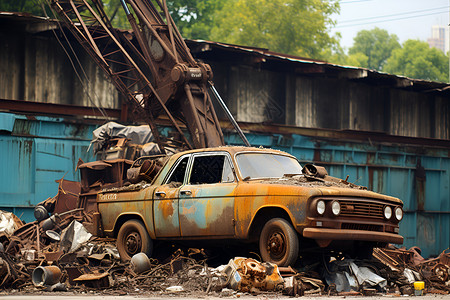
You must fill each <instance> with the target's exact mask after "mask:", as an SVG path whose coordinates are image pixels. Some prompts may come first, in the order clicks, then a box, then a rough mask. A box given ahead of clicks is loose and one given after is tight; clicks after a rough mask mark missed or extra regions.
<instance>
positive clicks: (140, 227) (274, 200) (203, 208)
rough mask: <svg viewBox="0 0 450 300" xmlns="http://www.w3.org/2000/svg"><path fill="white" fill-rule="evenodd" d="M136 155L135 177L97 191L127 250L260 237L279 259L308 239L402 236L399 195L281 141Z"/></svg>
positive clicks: (333, 243) (370, 240)
mask: <svg viewBox="0 0 450 300" xmlns="http://www.w3.org/2000/svg"><path fill="white" fill-rule="evenodd" d="M137 162H139V163H138V164H137V165H136V163H137ZM110 163H111V164H113V163H114V162H110ZM131 163H132V162H129V163H128V164H124V163H123V161H122V162H121V168H119V169H121V170H123V172H126V171H128V175H129V176H128V177H130V174H131V177H132V178H134V179H133V180H132V182H135V183H128V184H124V185H122V186H116V187H112V188H108V189H105V188H103V189H102V190H100V191H98V192H97V193H96V194H95V197H96V199H95V198H92V197H93V195H94V194H93V193H91V194H90V195H91V200H90V203H92V206H97V207H96V208H95V209H96V210H97V209H98V214H97V215H98V216H99V220H98V222H99V225H100V227H101V230H102V234H103V235H105V236H111V237H116V238H117V248H118V250H119V253H120V255H121V257H122V259H124V260H129V259H130V258H131V257H132V256H133V255H135V254H137V253H139V252H144V253H146V254H147V255H149V256H151V255H152V251H153V244H154V241H159V240H165V241H182V240H188V241H196V242H197V241H198V242H201V241H211V240H217V241H219V240H220V241H231V240H233V241H235V242H238V243H239V242H242V243H250V244H251V243H254V244H256V245H258V246H259V252H260V255H261V258H262V260H264V261H269V262H273V263H276V264H278V265H280V266H288V265H293V264H294V263H295V262H296V261H297V260H298V258H299V255H300V252H301V251H302V250H304V248H305V247H306V245H309V246H310V245H313V246H315V247H316V248H318V249H326V248H329V249H332V248H336V247H337V248H340V249H344V248H346V249H353V250H355V249H356V252H361V251H365V250H364V249H366V250H367V251H370V250H371V249H372V248H373V247H374V246H379V245H380V244H387V243H394V244H402V243H403V237H402V236H401V235H400V234H399V222H400V220H401V219H402V217H403V203H402V201H401V200H399V199H398V198H395V197H391V196H386V195H382V194H378V193H375V192H372V191H368V190H366V189H365V188H363V187H360V186H357V185H354V184H352V183H350V182H347V180H341V179H338V178H335V177H331V176H328V174H327V172H326V170H325V169H324V168H321V167H317V166H314V165H305V166H304V167H302V166H301V164H300V163H299V161H298V160H297V159H296V158H295V157H294V156H292V155H290V154H288V153H285V152H282V151H278V150H272V149H262V148H254V147H242V146H226V147H216V148H205V149H196V150H189V151H184V152H180V153H177V154H175V155H172V156H171V157H169V158H165V157H161V156H157V157H143V158H141V159H138V160H136V161H135V163H133V164H132V165H130V164H131ZM88 164H89V163H88ZM104 164H108V162H104ZM82 167H83V166H82V165H81V168H82ZM133 170H138V171H133ZM149 170H151V171H149ZM97 171H98V170H97ZM106 173H111V172H106ZM133 174H134V175H133ZM94 181H95V180H94ZM124 181H126V180H125V179H124ZM92 182H93V181H92ZM88 202H89V201H88ZM309 246H308V247H309Z"/></svg>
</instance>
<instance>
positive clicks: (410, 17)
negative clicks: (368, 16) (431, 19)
mask: <svg viewBox="0 0 450 300" xmlns="http://www.w3.org/2000/svg"><path fill="white" fill-rule="evenodd" d="M443 13H448V11H440V12H434V13H429V14H422V15H416V16H409V17H403V18H394V19H389V20H379V21H372V22H364V23H357V24H344V25H337V26H336V28H344V27H353V26H360V25H367V24H374V23H384V22H392V21H399V20H404V19H412V18H419V17H424V16H431V15H438V14H443Z"/></svg>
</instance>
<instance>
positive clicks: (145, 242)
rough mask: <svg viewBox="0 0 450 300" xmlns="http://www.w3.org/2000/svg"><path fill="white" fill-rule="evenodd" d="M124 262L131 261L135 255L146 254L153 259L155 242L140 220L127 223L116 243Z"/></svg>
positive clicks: (121, 229) (123, 226)
mask: <svg viewBox="0 0 450 300" xmlns="http://www.w3.org/2000/svg"><path fill="white" fill-rule="evenodd" d="M116 246H117V250H118V251H119V254H120V259H121V260H122V261H124V262H125V261H129V260H130V259H131V257H133V255H135V254H137V253H140V252H144V253H145V254H147V256H148V257H151V255H152V252H153V241H152V239H151V238H150V236H149V235H148V232H147V229H145V226H144V224H143V223H142V222H141V221H139V220H129V221H126V222H125V223H124V224H123V225H122V227H120V229H119V233H118V235H117V242H116Z"/></svg>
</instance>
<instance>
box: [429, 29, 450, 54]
mask: <svg viewBox="0 0 450 300" xmlns="http://www.w3.org/2000/svg"><path fill="white" fill-rule="evenodd" d="M427 42H428V45H430V47H434V48H437V49H439V50H441V51H442V52H444V53H447V52H448V50H449V37H448V26H444V25H434V26H432V27H431V38H429V39H428V40H427Z"/></svg>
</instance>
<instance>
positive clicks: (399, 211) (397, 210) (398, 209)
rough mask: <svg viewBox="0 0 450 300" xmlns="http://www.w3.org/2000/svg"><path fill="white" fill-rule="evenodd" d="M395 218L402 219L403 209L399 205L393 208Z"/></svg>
mask: <svg viewBox="0 0 450 300" xmlns="http://www.w3.org/2000/svg"><path fill="white" fill-rule="evenodd" d="M395 218H396V219H397V220H398V221H400V220H401V219H403V209H402V208H401V207H400V206H397V207H396V208H395Z"/></svg>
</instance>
